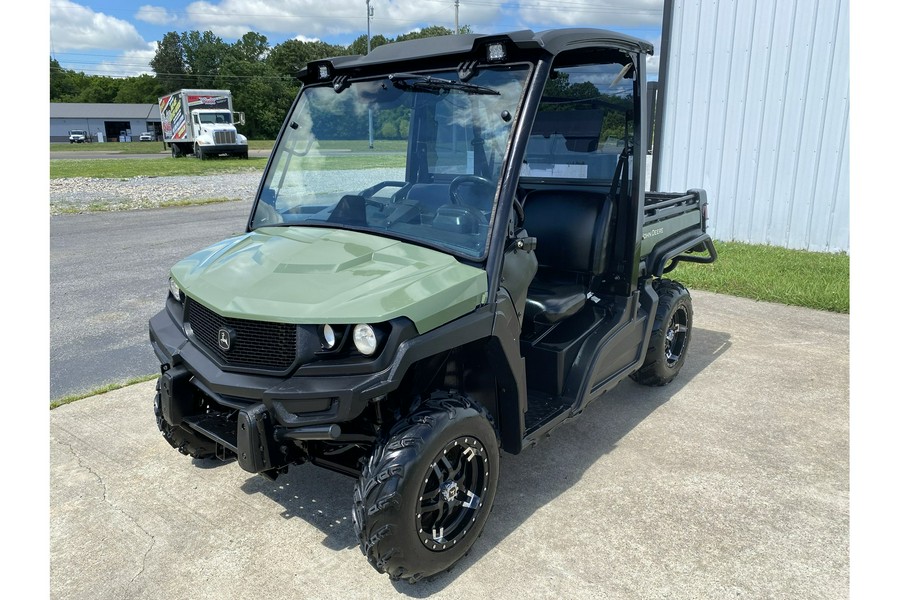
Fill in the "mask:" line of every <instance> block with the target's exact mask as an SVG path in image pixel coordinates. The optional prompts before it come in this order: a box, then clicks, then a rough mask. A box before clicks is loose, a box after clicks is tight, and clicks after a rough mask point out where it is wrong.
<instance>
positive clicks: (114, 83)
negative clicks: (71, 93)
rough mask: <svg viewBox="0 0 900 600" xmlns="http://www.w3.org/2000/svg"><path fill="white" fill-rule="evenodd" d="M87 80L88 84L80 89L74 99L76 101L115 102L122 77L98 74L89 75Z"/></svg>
mask: <svg viewBox="0 0 900 600" xmlns="http://www.w3.org/2000/svg"><path fill="white" fill-rule="evenodd" d="M86 82H87V85H86V86H84V87H83V88H82V89H80V90H79V91H78V94H77V95H76V96H75V98H74V99H73V101H74V102H90V103H109V102H113V101H115V99H116V96H117V95H118V94H119V86H120V85H121V80H120V79H113V78H112V77H101V76H97V75H95V76H91V77H88V78H87V80H86Z"/></svg>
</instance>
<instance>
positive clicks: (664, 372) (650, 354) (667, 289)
mask: <svg viewBox="0 0 900 600" xmlns="http://www.w3.org/2000/svg"><path fill="white" fill-rule="evenodd" d="M653 287H654V289H655V290H656V293H657V295H658V296H659V304H658V306H657V308H656V318H655V319H654V321H653V333H651V334H650V345H649V346H648V347H647V356H646V358H645V359H644V364H643V365H642V366H641V368H640V369H638V370H637V371H635V372H634V373H632V374H631V378H632V379H634V380H635V381H636V382H638V383H640V384H642V385H652V386H660V385H666V384H667V383H669V382H671V381H672V380H673V379H675V377H676V376H677V375H678V372H679V371H681V367H683V366H684V359H685V357H686V356H687V351H688V346H689V345H690V341H691V328H692V327H693V325H694V308H693V305H692V303H691V294H690V293H689V292H688V290H687V288H686V287H684V286H683V285H681V284H680V283H678V282H677V281H672V280H671V279H658V280H656V281H654V282H653Z"/></svg>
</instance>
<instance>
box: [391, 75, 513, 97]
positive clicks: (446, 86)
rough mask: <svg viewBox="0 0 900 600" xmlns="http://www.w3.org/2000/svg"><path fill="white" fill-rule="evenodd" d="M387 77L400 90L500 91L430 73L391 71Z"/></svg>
mask: <svg viewBox="0 0 900 600" xmlns="http://www.w3.org/2000/svg"><path fill="white" fill-rule="evenodd" d="M388 79H390V80H391V83H393V84H394V87H396V88H398V89H401V90H410V91H421V92H429V93H432V94H439V93H440V92H449V91H451V90H454V91H460V92H465V93H466V94H483V95H493V96H499V95H500V92H498V91H497V90H495V89H492V88H489V87H484V86H482V85H475V84H474V83H465V82H462V81H451V80H449V79H440V78H438V77H432V76H431V75H413V74H411V73H392V74H391V75H388Z"/></svg>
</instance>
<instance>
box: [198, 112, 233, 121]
mask: <svg viewBox="0 0 900 600" xmlns="http://www.w3.org/2000/svg"><path fill="white" fill-rule="evenodd" d="M197 116H198V117H200V122H201V123H231V115H230V114H229V113H227V112H221V113H198V114H197Z"/></svg>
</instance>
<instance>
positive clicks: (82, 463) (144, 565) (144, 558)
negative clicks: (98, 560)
mask: <svg viewBox="0 0 900 600" xmlns="http://www.w3.org/2000/svg"><path fill="white" fill-rule="evenodd" d="M69 433H70V435H74V434H72V433H71V432H69ZM75 437H76V438H77V437H78V436H75ZM56 442H57V443H58V444H59V445H61V446H63V447H65V448H67V449H68V450H69V452H70V453H71V454H72V456H74V457H75V460H76V461H77V462H78V466H79V467H81V468H82V469H84V470H85V471H87V472H88V473H90V474H91V475H93V476H94V477H96V478H97V481H99V482H100V486H101V487H102V488H103V501H104V502H106V504H108V505H109V506H110V508H112V509H113V510H115V511H116V512H118V513H119V514H121V515H123V516H124V517H125V518H126V519H128V520H129V521H130V522H131V523H132V525H134V526H135V527H136V528H137V529H139V530H140V531H141V533H143V534H144V535H145V536H147V537H148V538H149V539H150V544H149V546H147V549H146V550H145V551H144V555H143V556H142V557H141V568H140V570H138V572H137V573H135V574H134V575H133V576H132V577H131V579H130V580H129V582H128V584H129V586H130V585H131V584H133V583H134V581H135V580H136V579H137V578H138V577H140V576H141V575H143V573H144V571H145V570H146V568H147V557H148V556H149V555H150V552H151V551H152V550H153V547H154V546H155V545H156V536H154V535H153V534H151V533H150V532H149V531H147V530H146V529H145V528H144V527H143V526H142V525H141V524H140V523H139V522H138V520H137V519H136V518H135V517H134V516H133V515H131V514H130V513H128V512H127V511H125V510H124V509H122V508H121V507H119V506H117V505H116V504H115V503H114V502H113V501H112V500H110V498H109V486H107V484H106V480H105V479H103V476H102V475H100V473H98V472H97V471H95V470H94V469H93V468H92V467H91V466H90V465H89V464H88V463H87V462H86V461H85V460H83V459H82V457H81V455H79V454H78V452H77V451H76V450H75V447H74V446H73V445H72V444H70V443H69V442H65V441H63V440H60V439H57V440H56ZM123 597H124V598H130V597H131V596H130V595H128V594H127V593H126V595H125V596H123Z"/></svg>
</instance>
